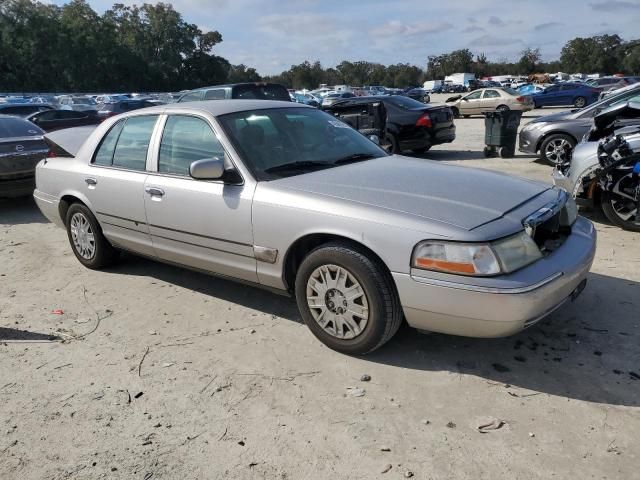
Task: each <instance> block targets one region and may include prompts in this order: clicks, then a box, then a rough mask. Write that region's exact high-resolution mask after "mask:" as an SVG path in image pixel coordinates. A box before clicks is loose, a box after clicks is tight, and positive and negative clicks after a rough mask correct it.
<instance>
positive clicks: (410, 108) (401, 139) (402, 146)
mask: <svg viewBox="0 0 640 480" xmlns="http://www.w3.org/2000/svg"><path fill="white" fill-rule="evenodd" d="M323 110H325V111H326V112H328V113H331V114H332V115H334V116H335V117H338V118H340V119H341V120H342V121H344V122H345V123H348V124H349V125H351V126H352V127H353V128H355V129H356V130H358V131H359V132H360V133H362V134H364V135H368V136H371V135H376V136H378V137H379V138H380V143H381V145H382V146H383V147H384V148H385V149H386V150H388V151H389V152H392V153H400V152H402V151H405V150H412V151H413V152H415V153H418V154H420V153H424V152H426V151H427V150H429V149H430V148H431V147H432V146H433V145H439V144H442V143H451V142H452V141H453V140H454V139H455V138H456V127H455V125H454V124H453V113H452V112H451V109H450V108H449V107H447V106H444V105H443V106H432V105H425V104H424V103H420V102H418V101H416V100H413V99H411V98H408V97H404V96H398V95H390V96H374V97H355V98H349V99H346V100H342V101H340V102H337V103H335V104H333V105H332V106H330V107H323Z"/></svg>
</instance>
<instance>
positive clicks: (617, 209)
mask: <svg viewBox="0 0 640 480" xmlns="http://www.w3.org/2000/svg"><path fill="white" fill-rule="evenodd" d="M634 190H635V181H634V180H633V178H632V175H631V174H628V175H625V176H624V177H620V178H619V179H618V181H617V182H616V183H615V184H614V185H613V188H612V191H610V192H602V195H601V202H602V203H601V205H602V211H603V212H604V214H605V215H606V217H607V218H608V219H609V221H610V222H611V223H613V224H614V225H617V226H618V227H620V228H622V229H624V230H629V231H632V232H640V217H639V213H638V202H636V200H635V199H634V198H633V192H634Z"/></svg>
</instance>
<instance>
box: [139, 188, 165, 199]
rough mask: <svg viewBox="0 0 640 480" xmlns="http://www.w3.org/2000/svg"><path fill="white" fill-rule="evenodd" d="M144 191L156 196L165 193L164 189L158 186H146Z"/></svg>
mask: <svg viewBox="0 0 640 480" xmlns="http://www.w3.org/2000/svg"><path fill="white" fill-rule="evenodd" d="M144 191H145V192H147V193H148V194H149V195H153V196H155V197H161V196H163V195H164V190H162V189H161V188H158V187H144Z"/></svg>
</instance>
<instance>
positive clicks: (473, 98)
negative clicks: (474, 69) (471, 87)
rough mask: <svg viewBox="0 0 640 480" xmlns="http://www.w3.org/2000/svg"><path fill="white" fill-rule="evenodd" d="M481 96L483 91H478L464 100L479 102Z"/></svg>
mask: <svg viewBox="0 0 640 480" xmlns="http://www.w3.org/2000/svg"><path fill="white" fill-rule="evenodd" d="M481 95H482V90H476V91H475V92H473V93H470V94H469V95H467V96H466V97H464V98H466V99H467V100H477V99H479V98H480V96H481Z"/></svg>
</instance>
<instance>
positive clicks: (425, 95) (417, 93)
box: [400, 88, 431, 103]
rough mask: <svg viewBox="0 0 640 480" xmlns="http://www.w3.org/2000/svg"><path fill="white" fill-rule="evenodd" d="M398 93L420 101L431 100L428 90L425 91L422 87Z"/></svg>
mask: <svg viewBox="0 0 640 480" xmlns="http://www.w3.org/2000/svg"><path fill="white" fill-rule="evenodd" d="M400 95H404V96H405V97H409V98H412V99H413V100H416V101H418V102H421V103H429V102H430V101H431V97H430V96H429V92H427V91H426V90H425V89H423V88H411V89H408V90H406V91H404V92H402V93H401V94H400Z"/></svg>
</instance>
